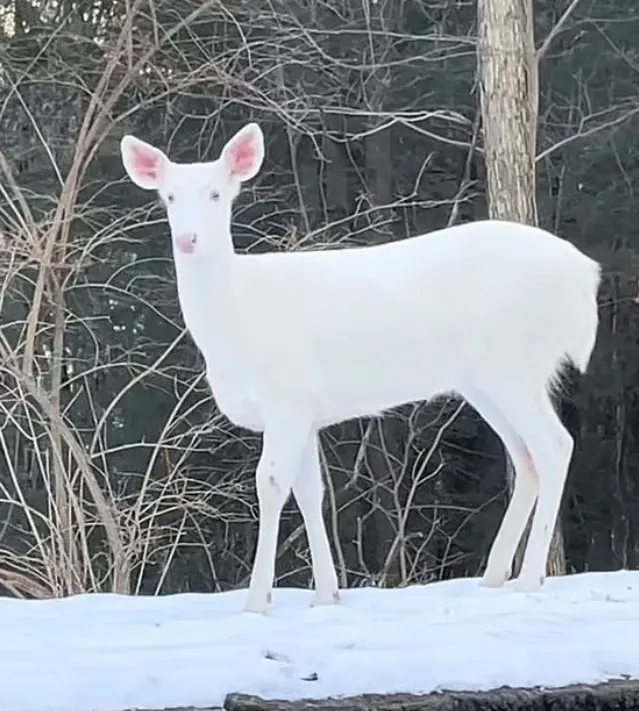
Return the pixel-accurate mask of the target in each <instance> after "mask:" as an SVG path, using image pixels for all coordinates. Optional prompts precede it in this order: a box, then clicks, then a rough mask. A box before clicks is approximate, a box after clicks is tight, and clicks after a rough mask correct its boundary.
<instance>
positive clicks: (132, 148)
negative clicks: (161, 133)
mask: <svg viewBox="0 0 639 711" xmlns="http://www.w3.org/2000/svg"><path fill="white" fill-rule="evenodd" d="M120 153H121V154H122V163H123V164H124V169H125V170H126V172H127V173H128V175H129V178H131V180H132V181H133V182H134V183H135V184H136V185H137V186H139V187H140V188H142V189H143V190H159V189H160V187H161V186H162V181H163V180H164V175H165V173H166V169H167V167H168V165H169V159H168V158H167V157H166V156H165V155H164V153H162V151H161V150H160V149H159V148H154V147H153V146H151V145H149V144H148V143H145V142H144V141H141V140H140V139H139V138H135V136H124V138H123V139H122V140H121V141H120Z"/></svg>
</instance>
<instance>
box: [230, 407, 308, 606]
mask: <svg viewBox="0 0 639 711" xmlns="http://www.w3.org/2000/svg"><path fill="white" fill-rule="evenodd" d="M306 422H308V420H306V419H305V418H304V417H302V416H300V415H299V414H298V413H286V412H278V413H277V416H273V415H272V416H271V418H265V427H264V435H263V442H262V453H261V455H260V460H259V462H258V465H257V470H256V472H255V483H256V488H257V500H258V504H259V516H260V520H259V529H258V537H257V550H256V551H255V560H254V562H253V570H252V571H251V581H250V583H249V590H248V596H247V598H246V602H245V605H244V610H245V611H246V612H257V613H264V612H265V611H266V608H267V606H268V604H269V602H270V599H271V588H272V587H273V579H274V577H275V557H276V555H277V537H278V533H279V525H280V516H281V513H282V508H283V507H284V504H285V503H286V500H287V499H288V497H289V495H290V493H291V488H292V486H293V482H294V481H295V479H296V477H297V475H298V472H299V470H300V466H301V464H302V462H303V459H304V454H305V451H306V449H307V447H308V441H309V438H310V437H311V435H312V434H314V433H313V431H312V428H311V427H310V425H306V424H305V423H306Z"/></svg>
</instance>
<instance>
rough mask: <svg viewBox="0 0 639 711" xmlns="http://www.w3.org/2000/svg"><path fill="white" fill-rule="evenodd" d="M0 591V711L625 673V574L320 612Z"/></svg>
mask: <svg viewBox="0 0 639 711" xmlns="http://www.w3.org/2000/svg"><path fill="white" fill-rule="evenodd" d="M244 596H245V592H244V591H238V592H232V593H224V594H212V595H194V594H193V595H175V596H167V597H156V598H150V597H137V598H135V597H120V596H117V595H81V596H77V597H73V598H68V599H63V600H47V601H20V600H12V599H0V709H2V711H54V710H55V711H116V710H117V711H119V710H121V709H130V708H156V709H158V708H167V707H171V706H189V705H193V706H211V705H221V703H222V702H223V700H224V697H225V695H226V694H227V693H229V692H234V691H238V692H245V693H252V694H258V695H261V696H265V697H269V698H282V699H284V698H288V699H293V698H299V697H316V698H317V697H326V696H338V695H351V694H358V693H362V692H370V693H385V692H414V693H418V692H428V691H433V690H440V689H454V690H461V689H467V690H472V689H490V688H494V687H497V686H501V685H510V686H537V685H544V686H562V685H564V684H571V683H576V682H584V683H589V682H599V681H604V680H607V679H612V678H619V677H626V678H627V677H631V678H639V572H618V573H588V574H582V575H574V576H570V577H565V578H557V579H551V580H549V581H548V582H547V583H546V586H545V588H544V591H543V592H542V593H539V594H536V595H522V594H518V593H515V592H514V591H513V590H512V588H510V587H507V588H504V589H501V590H486V589H482V588H479V587H478V586H477V581H476V580H455V581H450V582H444V583H434V584H432V585H427V586H423V587H411V588H407V589H402V590H376V589H358V590H348V591H346V592H344V593H343V602H342V604H340V605H339V606H335V607H331V608H311V607H309V603H310V602H311V599H312V593H311V592H309V591H302V590H291V589H281V590H280V589H278V590H276V591H275V593H274V596H273V597H274V606H273V608H272V610H271V611H270V612H269V614H268V616H264V617H262V616H256V615H251V614H245V613H242V612H241V610H242V604H243V602H244Z"/></svg>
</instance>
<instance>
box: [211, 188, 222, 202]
mask: <svg viewBox="0 0 639 711" xmlns="http://www.w3.org/2000/svg"><path fill="white" fill-rule="evenodd" d="M209 197H210V199H211V200H212V201H213V202H217V201H218V200H219V199H220V193H218V191H217V190H211V192H210V194H209Z"/></svg>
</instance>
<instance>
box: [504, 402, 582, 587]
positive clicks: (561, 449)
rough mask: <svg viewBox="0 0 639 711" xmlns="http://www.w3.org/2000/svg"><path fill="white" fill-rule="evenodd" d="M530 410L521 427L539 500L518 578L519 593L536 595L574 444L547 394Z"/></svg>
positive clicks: (516, 585) (546, 559)
mask: <svg viewBox="0 0 639 711" xmlns="http://www.w3.org/2000/svg"><path fill="white" fill-rule="evenodd" d="M530 404H531V406H532V408H533V409H532V410H531V411H530V412H529V413H528V416H527V417H526V418H525V422H524V421H522V423H521V428H522V429H521V431H522V433H523V436H524V437H525V438H526V441H527V443H528V448H529V450H530V453H531V455H532V459H533V462H534V463H535V468H536V470H537V472H538V474H539V497H538V499H537V508H536V510H535V514H534V516H533V520H532V525H531V527H530V536H529V538H528V545H527V547H526V551H525V553H524V559H523V562H522V566H521V572H520V574H519V578H518V579H517V582H516V584H515V588H516V590H518V591H520V592H537V591H539V590H540V589H541V586H542V585H543V583H544V580H545V577H546V564H547V561H548V554H549V552H550V544H551V541H552V536H553V533H554V530H555V525H556V523H557V517H558V515H559V509H560V506H561V499H562V496H563V493H564V489H565V486H566V478H567V476H568V467H569V466H570V459H571V457H572V453H573V449H574V442H573V439H572V437H571V436H570V433H569V432H568V431H567V430H566V428H565V427H564V426H563V424H562V422H561V419H560V418H559V415H558V414H557V413H556V412H555V408H554V407H553V404H552V401H551V399H550V395H549V393H548V392H547V391H545V390H544V391H542V392H540V393H539V394H538V395H537V397H536V398H533V399H532V400H531V403H530Z"/></svg>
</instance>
